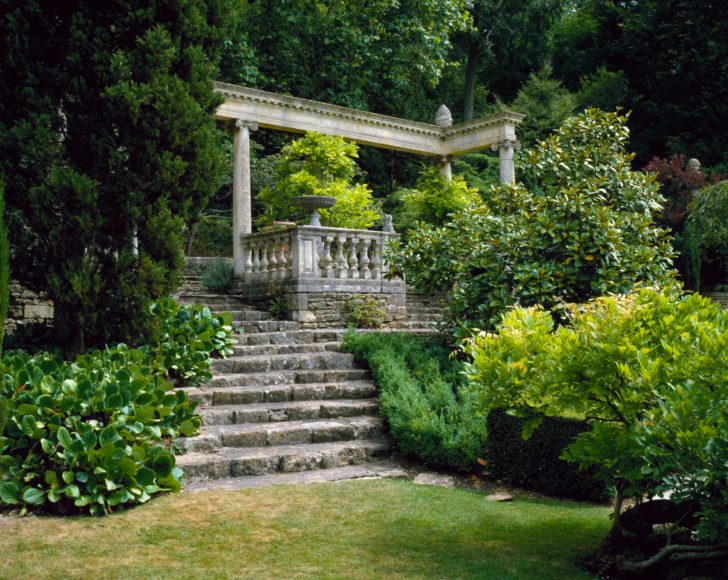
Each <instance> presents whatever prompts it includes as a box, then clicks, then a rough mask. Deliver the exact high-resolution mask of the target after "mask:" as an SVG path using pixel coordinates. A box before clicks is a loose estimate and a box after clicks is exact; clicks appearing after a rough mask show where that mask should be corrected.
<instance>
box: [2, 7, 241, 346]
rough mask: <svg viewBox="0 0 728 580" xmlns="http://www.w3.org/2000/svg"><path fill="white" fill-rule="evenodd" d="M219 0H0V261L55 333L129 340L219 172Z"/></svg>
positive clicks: (87, 341) (176, 261) (139, 332)
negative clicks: (4, 252) (46, 304)
mask: <svg viewBox="0 0 728 580" xmlns="http://www.w3.org/2000/svg"><path fill="white" fill-rule="evenodd" d="M233 7H234V0H188V1H186V2H174V1H172V0H159V1H157V2H151V3H149V2H139V1H136V0H119V1H117V2H113V3H112V2H93V1H91V0H85V1H81V2H76V3H74V5H73V8H69V7H68V6H67V5H66V4H65V3H63V2H58V1H56V0H22V1H21V0H0V14H2V15H3V16H2V17H1V18H0V53H1V54H2V55H3V56H2V57H1V58H0V78H2V79H3V83H2V86H0V171H2V172H4V174H5V177H6V193H7V205H8V216H7V217H8V224H9V228H10V243H11V245H12V247H13V263H12V266H13V272H14V275H15V276H16V277H17V278H18V279H19V280H20V281H21V282H23V283H24V284H26V285H27V286H29V287H30V288H31V289H34V290H45V291H47V292H48V294H49V296H50V298H52V299H53V301H54V304H55V320H54V324H55V328H56V332H57V337H58V341H59V344H60V345H61V346H62V347H63V348H64V349H65V351H66V352H67V354H69V355H73V354H75V353H76V352H79V351H80V350H82V349H83V348H84V346H87V345H91V344H100V343H103V342H109V341H115V340H125V341H132V342H133V341H138V340H141V339H143V338H144V336H145V334H146V333H147V324H146V322H147V321H146V319H145V313H146V311H147V309H146V306H147V304H148V303H149V301H150V300H152V299H153V298H155V297H158V296H160V295H163V294H166V293H169V292H170V291H171V290H173V289H174V287H175V285H176V284H177V283H178V281H179V273H180V270H181V266H182V254H181V247H182V234H183V228H184V224H185V223H186V222H188V221H193V220H194V219H195V218H196V217H197V215H198V214H199V212H200V211H201V209H202V208H204V206H205V204H206V202H207V200H208V198H209V196H210V195H211V194H212V193H213V192H214V191H215V190H216V189H217V187H218V185H219V183H220V179H221V177H222V175H223V173H224V172H225V171H226V168H225V166H224V157H223V150H222V148H221V147H220V132H219V131H217V129H216V127H215V124H214V120H213V112H214V110H215V107H216V106H217V104H218V103H219V97H218V96H216V95H215V93H214V92H213V89H212V79H213V78H214V75H215V71H216V65H217V61H218V53H219V50H220V49H221V47H222V42H223V40H224V38H225V35H226V33H227V32H226V28H225V26H226V24H225V23H226V22H227V21H228V20H229V19H230V18H229V17H230V15H231V11H232V10H233Z"/></svg>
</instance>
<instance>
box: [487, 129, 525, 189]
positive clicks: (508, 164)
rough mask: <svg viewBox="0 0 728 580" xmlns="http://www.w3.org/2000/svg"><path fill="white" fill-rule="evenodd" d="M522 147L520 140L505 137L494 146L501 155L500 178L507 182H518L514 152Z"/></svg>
mask: <svg viewBox="0 0 728 580" xmlns="http://www.w3.org/2000/svg"><path fill="white" fill-rule="evenodd" d="M520 148H521V144H520V143H519V142H518V141H515V140H512V139H504V140H503V141H501V142H500V143H496V144H494V145H493V146H492V149H493V151H498V153H499V156H500V178H501V181H504V182H505V183H515V182H516V165H515V163H514V161H513V154H514V152H515V151H518V150H519V149H520Z"/></svg>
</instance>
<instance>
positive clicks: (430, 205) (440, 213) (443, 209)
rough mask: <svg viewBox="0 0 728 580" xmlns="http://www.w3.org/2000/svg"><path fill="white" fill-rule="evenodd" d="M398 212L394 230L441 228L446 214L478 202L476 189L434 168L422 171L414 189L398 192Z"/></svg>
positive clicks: (462, 180)
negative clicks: (423, 224)
mask: <svg viewBox="0 0 728 580" xmlns="http://www.w3.org/2000/svg"><path fill="white" fill-rule="evenodd" d="M398 194H399V196H400V198H401V202H402V209H401V210H400V211H399V212H398V213H397V216H396V217H397V219H396V222H397V227H398V229H403V230H409V229H411V228H413V227H415V225H416V224H417V223H418V222H426V223H428V224H433V225H443V224H444V223H445V222H446V221H447V218H448V216H449V215H450V214H452V213H455V212H457V211H461V210H464V209H465V208H468V207H474V206H477V205H479V204H481V203H482V199H481V198H480V195H478V190H477V189H475V188H472V187H469V186H468V184H467V182H466V181H465V179H463V178H462V177H460V176H457V175H456V176H453V178H452V180H450V179H448V178H447V177H445V175H443V173H442V172H441V171H440V170H439V169H438V168H436V167H431V168H428V169H427V170H425V171H424V172H423V173H422V175H421V176H420V178H419V179H418V181H417V186H416V187H415V188H414V189H403V190H400V192H398Z"/></svg>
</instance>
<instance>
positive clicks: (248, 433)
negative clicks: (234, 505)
mask: <svg viewBox="0 0 728 580" xmlns="http://www.w3.org/2000/svg"><path fill="white" fill-rule="evenodd" d="M383 436H384V420H383V419H382V418H381V417H367V416H359V417H346V418H337V419H319V420H316V421H284V422H278V423H276V422H265V423H238V424H233V425H210V426H206V427H203V428H202V430H201V432H200V434H199V435H197V436H195V437H190V438H184V437H183V438H180V439H179V440H178V441H177V442H178V444H179V445H181V446H182V447H184V448H185V449H186V450H187V451H189V452H192V453H195V452H203V453H210V452H216V451H218V450H220V449H222V448H231V447H275V446H279V445H308V444H311V443H330V442H334V441H355V440H358V439H372V438H379V437H383Z"/></svg>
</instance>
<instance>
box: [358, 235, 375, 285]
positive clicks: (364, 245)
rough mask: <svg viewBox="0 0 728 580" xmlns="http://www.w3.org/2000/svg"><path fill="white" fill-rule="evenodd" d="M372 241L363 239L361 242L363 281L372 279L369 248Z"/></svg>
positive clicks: (360, 264)
mask: <svg viewBox="0 0 728 580" xmlns="http://www.w3.org/2000/svg"><path fill="white" fill-rule="evenodd" d="M371 243H372V240H371V239H368V238H362V240H361V242H360V250H359V251H360V254H361V258H360V259H359V278H362V279H363V280H370V279H371V277H372V272H371V270H369V262H370V260H369V246H370V245H371Z"/></svg>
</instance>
